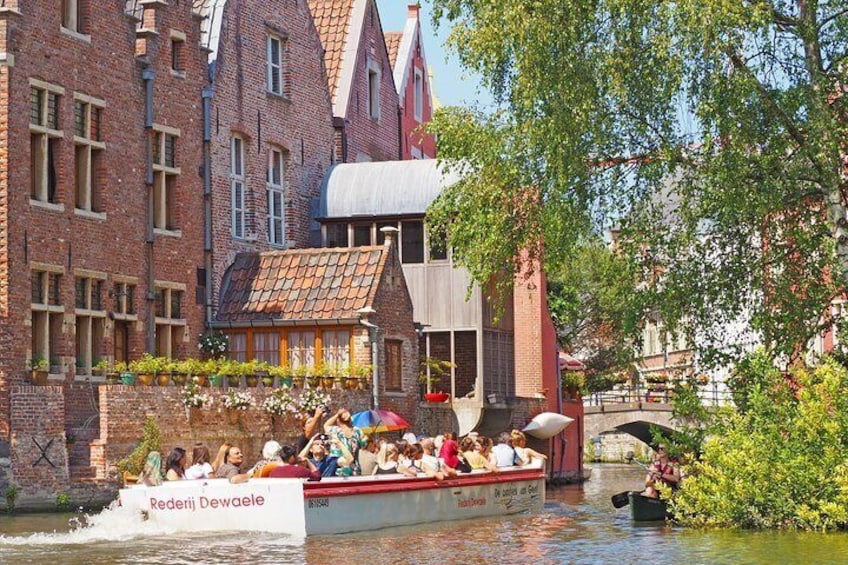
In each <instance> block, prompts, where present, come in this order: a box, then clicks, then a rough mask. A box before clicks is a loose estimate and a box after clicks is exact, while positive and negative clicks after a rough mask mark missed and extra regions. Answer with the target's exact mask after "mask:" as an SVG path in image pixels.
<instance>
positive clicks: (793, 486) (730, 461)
mask: <svg viewBox="0 0 848 565" xmlns="http://www.w3.org/2000/svg"><path fill="white" fill-rule="evenodd" d="M738 369H739V370H738V372H737V375H736V377H735V382H734V384H735V385H737V386H739V388H738V389H737V392H739V393H741V396H740V397H739V398H740V399H741V400H742V401H743V402H744V405H745V409H744V411H736V412H725V413H721V414H720V415H719V416H718V417H717V418H716V419H715V421H714V422H712V423H711V424H710V426H709V428H708V430H707V437H706V439H705V441H704V443H703V455H702V456H701V458H700V459H699V460H697V461H696V462H694V463H693V465H692V466H691V468H690V469H689V471H690V472H689V476H688V477H687V478H686V480H685V481H683V484H682V486H681V489H680V491H679V493H678V494H677V496H676V497H675V498H674V500H673V502H672V505H673V509H674V513H675V517H676V519H677V520H678V521H679V522H681V523H682V524H684V525H689V526H695V527H742V528H785V529H805V530H834V529H848V462H846V459H845V453H846V448H848V370H846V368H845V367H844V366H842V365H840V364H838V363H837V362H835V361H833V360H826V361H825V363H824V364H823V365H821V366H819V367H818V368H816V369H815V370H813V371H808V370H803V369H799V370H796V371H794V372H793V373H792V374H791V375H788V376H785V375H783V374H781V373H780V372H779V371H776V370H774V367H773V364H771V363H765V362H763V360H762V359H754V360H753V362H749V363H747V364H740V366H739V368H738Z"/></svg>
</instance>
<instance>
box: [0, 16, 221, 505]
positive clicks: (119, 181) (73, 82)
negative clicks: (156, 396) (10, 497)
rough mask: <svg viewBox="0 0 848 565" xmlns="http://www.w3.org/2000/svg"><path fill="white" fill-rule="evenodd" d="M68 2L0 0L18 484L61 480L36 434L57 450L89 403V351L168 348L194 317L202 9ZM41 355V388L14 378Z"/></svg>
mask: <svg viewBox="0 0 848 565" xmlns="http://www.w3.org/2000/svg"><path fill="white" fill-rule="evenodd" d="M69 6H72V7H66V10H65V11H63V9H62V4H61V3H56V4H55V6H54V8H53V9H48V8H45V6H44V3H41V2H35V1H30V0H7V1H6V2H4V3H3V7H2V8H0V124H2V127H0V135H2V136H3V140H2V155H0V214H2V216H0V217H2V221H0V318H2V323H0V345H2V351H3V355H2V357H0V484H5V481H7V480H13V479H14V480H17V481H19V484H21V486H22V487H23V488H24V494H25V495H26V494H27V493H30V494H31V493H32V492H34V491H37V490H38V489H39V488H42V487H43V488H48V489H49V488H52V485H53V484H54V482H55V478H51V479H49V480H48V479H46V478H45V477H42V476H41V475H38V474H35V475H33V473H32V472H30V471H31V469H32V468H33V461H34V460H35V457H31V456H32V455H33V453H32V450H33V449H34V447H33V444H34V443H35V442H38V443H40V444H41V445H42V446H43V445H46V444H47V443H48V442H50V441H51V440H54V443H55V445H53V446H52V448H51V449H53V450H56V449H57V448H58V449H60V450H61V449H63V448H64V445H65V441H64V432H65V431H66V430H64V429H63V428H64V426H63V425H61V423H65V422H66V421H67V422H77V423H78V422H81V421H84V420H85V419H87V418H83V417H80V415H79V414H75V413H74V411H75V410H77V409H79V410H87V415H91V414H93V407H92V405H91V404H89V403H88V402H77V400H76V396H75V393H74V392H73V391H74V390H76V389H77V388H79V387H81V386H83V385H82V383H85V382H89V381H90V380H92V378H91V377H90V374H91V370H90V369H91V366H92V365H93V364H94V363H95V362H96V361H97V360H98V359H107V358H110V359H111V358H116V357H117V358H119V359H121V358H123V359H126V358H128V357H130V356H133V357H134V356H138V355H140V353H141V352H142V351H145V350H151V351H159V352H160V353H163V354H168V355H174V356H177V355H179V354H180V353H181V352H182V350H183V349H184V347H185V345H186V343H187V341H188V340H189V338H190V337H191V336H194V335H196V332H197V331H199V330H200V329H201V328H202V326H203V319H202V315H203V313H202V310H201V308H199V307H197V306H195V299H194V296H195V294H196V291H197V288H196V282H197V269H198V268H202V266H203V223H202V222H203V218H202V216H197V215H195V214H194V213H193V211H194V210H196V209H199V208H202V205H203V200H202V198H203V196H202V194H203V193H202V187H201V182H200V177H199V176H198V175H197V174H196V170H197V169H196V166H197V164H198V163H199V162H200V158H201V134H202V132H201V128H200V122H199V120H198V116H199V112H198V108H199V106H200V93H201V90H202V88H203V86H204V84H205V83H206V76H207V75H206V64H205V54H204V53H202V52H201V50H200V49H199V48H198V47H197V46H198V45H199V41H200V26H199V21H198V20H197V19H196V18H195V17H194V16H193V14H192V11H191V4H190V3H177V4H165V3H161V2H160V3H147V4H141V3H133V2H126V3H125V2H120V3H116V2H112V3H109V4H108V6H107V5H105V4H104V5H102V6H101V5H100V4H99V3H98V4H97V9H95V8H94V3H89V2H80V3H78V4H72V5H69ZM175 101H180V102H181V103H180V104H175V103H174V102H175ZM40 357H43V358H44V359H45V360H47V361H48V362H49V363H50V365H51V371H50V372H51V375H50V377H49V382H50V383H51V384H52V385H54V386H53V387H47V388H45V390H44V394H45V395H47V396H50V401H44V400H39V399H34V400H32V401H30V400H27V399H28V398H32V395H33V390H38V389H33V387H29V386H24V385H23V383H24V382H25V379H26V375H27V371H26V370H25V365H26V362H27V360H30V359H36V358H40ZM51 391H52V392H51ZM51 395H52V396H51ZM66 401H67V402H68V404H67V406H65V405H64V404H63V403H64V402H66ZM14 406H19V407H21V408H20V410H24V412H16V413H15V414H12V413H11V412H12V408H13V407H14ZM27 406H41V408H39V409H38V416H37V417H33V416H32V415H30V414H28V413H27V411H28V410H29V408H26V407H27ZM66 409H67V410H66ZM66 412H67V413H66ZM50 421H53V422H58V423H60V425H52V426H51V425H48V424H49V422H50ZM95 427H96V423H95ZM83 431H85V432H86V433H88V432H91V430H90V429H87V430H83ZM93 433H96V430H94V432H93ZM48 455H51V454H50V453H48ZM51 457H52V458H53V459H55V460H56V461H61V460H62V457H60V456H59V455H58V454H56V453H53V454H52V455H51ZM4 462H5V464H7V465H9V466H8V467H5V465H4ZM71 464H73V461H71Z"/></svg>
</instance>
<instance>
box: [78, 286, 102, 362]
mask: <svg viewBox="0 0 848 565" xmlns="http://www.w3.org/2000/svg"><path fill="white" fill-rule="evenodd" d="M75 282H76V284H75V300H74V302H75V307H76V311H75V313H76V359H77V363H76V366H77V370H76V374H77V375H78V376H79V375H90V374H91V368H92V366H94V365H96V364H97V362H98V361H99V360H100V358H101V357H102V356H103V351H102V345H103V335H104V332H103V328H104V325H105V320H106V310H105V308H104V306H103V279H100V278H95V277H90V276H78V277H76V281H75Z"/></svg>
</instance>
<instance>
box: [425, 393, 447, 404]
mask: <svg viewBox="0 0 848 565" xmlns="http://www.w3.org/2000/svg"><path fill="white" fill-rule="evenodd" d="M449 397H450V395H449V394H448V393H446V392H425V393H424V400H426V401H427V402H436V403H438V402H445V401H446V400H447V399H448V398H449Z"/></svg>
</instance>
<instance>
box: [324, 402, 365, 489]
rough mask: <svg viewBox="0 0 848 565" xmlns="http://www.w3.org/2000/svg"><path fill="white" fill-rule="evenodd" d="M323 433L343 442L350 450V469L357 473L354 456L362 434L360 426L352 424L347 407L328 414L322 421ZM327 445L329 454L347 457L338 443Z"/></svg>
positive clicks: (356, 453) (356, 463)
mask: <svg viewBox="0 0 848 565" xmlns="http://www.w3.org/2000/svg"><path fill="white" fill-rule="evenodd" d="M324 433H325V434H327V435H328V436H330V438H336V439H338V440H339V442H341V443H343V444H344V445H345V447H347V449H348V451H350V453H351V454H352V455H353V462H352V463H351V467H352V469H351V470H352V471H353V472H356V473H358V472H359V470H358V469H357V467H358V462H357V460H356V456H357V455H358V454H359V448H360V447H362V445H363V443H362V436H363V434H362V430H361V429H360V428H358V427H356V426H354V425H353V420H352V419H351V414H350V410H348V409H347V408H340V409H339V410H338V411H337V412H336V413H335V414H334V415H332V416H330V418H329V419H328V420H327V421H326V422H325V423H324ZM329 447H330V455H334V456H336V457H339V458H345V459H346V458H347V457H346V456H345V454H344V453H342V449H341V446H340V444H339V443H336V442H331V443H330V446H329Z"/></svg>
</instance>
